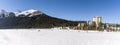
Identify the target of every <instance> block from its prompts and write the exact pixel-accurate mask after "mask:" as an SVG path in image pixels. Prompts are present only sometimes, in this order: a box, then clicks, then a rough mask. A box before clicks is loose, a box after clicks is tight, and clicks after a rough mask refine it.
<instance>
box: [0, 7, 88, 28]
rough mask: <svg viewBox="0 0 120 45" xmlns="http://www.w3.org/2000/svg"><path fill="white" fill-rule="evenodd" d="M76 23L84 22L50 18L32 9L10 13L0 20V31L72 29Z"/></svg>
mask: <svg viewBox="0 0 120 45" xmlns="http://www.w3.org/2000/svg"><path fill="white" fill-rule="evenodd" d="M10 15H13V16H10ZM78 23H86V22H85V21H69V20H64V19H60V18H56V17H51V16H48V15H47V14H45V13H43V12H41V11H38V10H33V9H32V10H27V11H23V12H17V13H15V12H14V13H13V12H12V14H9V16H8V17H4V18H0V28H2V29H17V28H22V29H23V28H25V29H26V28H27V29H28V28H53V27H74V26H77V24H78Z"/></svg>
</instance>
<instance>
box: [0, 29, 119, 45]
mask: <svg viewBox="0 0 120 45" xmlns="http://www.w3.org/2000/svg"><path fill="white" fill-rule="evenodd" d="M119 42H120V32H97V31H95V32H94V31H77V30H54V29H4V30H2V29H1V30H0V45H120V43H119Z"/></svg>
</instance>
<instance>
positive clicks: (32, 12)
mask: <svg viewBox="0 0 120 45" xmlns="http://www.w3.org/2000/svg"><path fill="white" fill-rule="evenodd" d="M39 14H43V13H42V12H41V11H39V10H34V9H30V10H27V11H23V12H20V13H18V14H16V15H17V16H19V15H25V16H28V15H29V17H31V16H34V15H39Z"/></svg>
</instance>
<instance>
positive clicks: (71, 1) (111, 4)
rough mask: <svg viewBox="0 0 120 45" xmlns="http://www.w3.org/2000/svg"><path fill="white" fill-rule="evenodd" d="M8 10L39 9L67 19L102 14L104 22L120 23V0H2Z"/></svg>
mask: <svg viewBox="0 0 120 45" xmlns="http://www.w3.org/2000/svg"><path fill="white" fill-rule="evenodd" d="M0 9H4V10H6V11H12V12H13V11H16V10H22V11H24V10H28V9H37V10H40V11H42V12H44V13H46V14H48V15H50V16H53V17H58V18H63V19H67V20H85V21H87V20H92V17H93V16H101V17H102V19H103V22H108V23H120V20H119V19H120V1H119V0H0Z"/></svg>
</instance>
